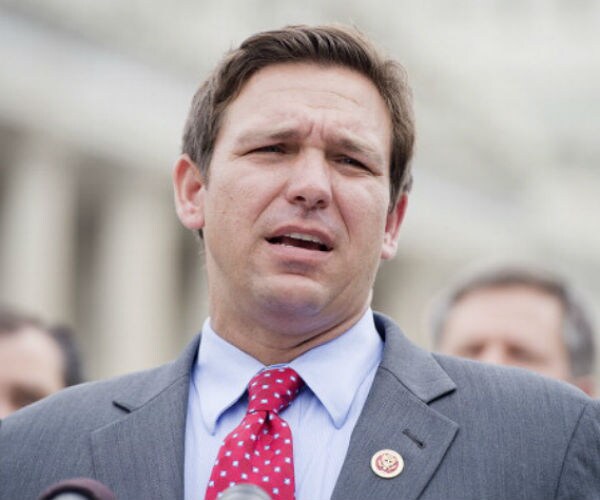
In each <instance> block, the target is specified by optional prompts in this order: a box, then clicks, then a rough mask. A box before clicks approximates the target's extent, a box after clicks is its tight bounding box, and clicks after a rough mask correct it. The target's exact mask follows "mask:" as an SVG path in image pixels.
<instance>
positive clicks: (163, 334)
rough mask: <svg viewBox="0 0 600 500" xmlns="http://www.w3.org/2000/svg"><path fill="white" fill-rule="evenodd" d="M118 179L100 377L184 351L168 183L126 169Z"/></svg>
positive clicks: (104, 250)
mask: <svg viewBox="0 0 600 500" xmlns="http://www.w3.org/2000/svg"><path fill="white" fill-rule="evenodd" d="M116 175H118V176H119V178H118V179H117V181H116V183H115V186H116V187H115V189H114V190H113V191H112V192H110V193H107V195H106V198H105V202H104V204H103V207H102V214H101V223H100V230H99V231H100V232H99V235H98V238H97V241H98V245H97V248H96V252H97V263H96V265H95V273H94V275H95V278H94V288H95V292H94V296H95V300H94V302H95V304H94V315H95V321H94V327H93V330H94V332H95V339H94V344H95V346H96V349H95V351H96V354H95V359H93V360H92V366H91V371H92V372H93V375H94V377H106V376H111V375H116V374H121V373H125V372H131V371H134V370H138V369H142V368H147V367H151V366H155V365H157V364H160V363H162V362H164V361H167V360H169V359H171V358H172V357H173V356H174V355H176V353H177V351H178V350H179V347H180V342H179V335H180V333H179V332H178V331H175V330H176V329H177V328H178V326H177V325H178V324H179V321H178V317H177V315H178V309H179V307H180V304H178V296H179V292H178V290H177V284H178V276H179V270H178V267H177V258H178V254H177V232H176V228H177V219H176V216H175V212H174V208H173V202H172V196H171V193H170V190H169V189H168V188H166V186H168V182H169V181H168V176H166V175H165V177H164V179H163V178H162V177H161V178H160V179H156V178H152V177H151V176H154V177H156V173H155V172H152V171H150V170H149V171H148V172H139V171H138V172H133V171H131V172H127V171H126V170H125V169H123V170H122V171H120V172H117V173H116ZM149 177H150V178H149Z"/></svg>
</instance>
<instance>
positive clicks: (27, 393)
mask: <svg viewBox="0 0 600 500" xmlns="http://www.w3.org/2000/svg"><path fill="white" fill-rule="evenodd" d="M63 366H64V361H63V356H62V353H61V351H60V348H59V347H58V345H57V344H56V342H54V340H52V339H51V338H50V337H49V336H48V335H47V334H46V333H44V332H42V331H40V330H38V329H36V328H33V327H26V328H23V329H21V330H19V331H18V332H15V333H9V334H4V335H0V418H4V417H6V416H7V415H9V414H10V413H13V412H14V411H16V410H18V409H19V408H22V407H23V406H25V405H28V404H30V403H33V402H34V401H37V400H38V399H41V398H43V397H46V396H48V395H50V394H52V393H53V392H56V391H58V390H59V389H62V388H63V387H64V380H63Z"/></svg>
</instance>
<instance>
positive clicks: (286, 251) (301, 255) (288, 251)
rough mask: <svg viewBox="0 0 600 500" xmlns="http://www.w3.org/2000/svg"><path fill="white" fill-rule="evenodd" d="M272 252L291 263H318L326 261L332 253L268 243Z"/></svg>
mask: <svg viewBox="0 0 600 500" xmlns="http://www.w3.org/2000/svg"><path fill="white" fill-rule="evenodd" d="M267 245H269V248H270V251H271V252H273V253H274V254H275V255H276V256H278V257H280V258H282V259H284V260H289V261H295V262H306V263H318V262H323V261H324V260H326V259H327V258H328V257H329V255H330V254H331V251H329V252H322V251H320V250H309V249H307V248H302V247H295V246H291V245H277V244H273V243H268V242H267Z"/></svg>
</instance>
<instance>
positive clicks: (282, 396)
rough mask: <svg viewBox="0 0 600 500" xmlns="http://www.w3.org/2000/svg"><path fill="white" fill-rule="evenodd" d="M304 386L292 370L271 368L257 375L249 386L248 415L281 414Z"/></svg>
mask: <svg viewBox="0 0 600 500" xmlns="http://www.w3.org/2000/svg"><path fill="white" fill-rule="evenodd" d="M303 384H304V381H303V380H302V379H301V378H300V376H299V375H298V374H297V373H296V372H295V371H294V370H293V369H291V368H287V367H286V368H271V369H269V370H263V371H262V372H260V373H258V374H256V375H255V376H254V377H252V380H250V383H249V384H248V399H249V402H248V413H254V412H255V411H271V412H274V413H279V412H280V411H282V410H284V409H285V408H287V407H288V405H289V404H290V403H291V401H292V400H293V399H294V398H295V397H296V395H297V394H298V391H299V390H300V388H301V387H302V385H303Z"/></svg>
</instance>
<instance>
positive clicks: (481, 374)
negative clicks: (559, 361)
mask: <svg viewBox="0 0 600 500" xmlns="http://www.w3.org/2000/svg"><path fill="white" fill-rule="evenodd" d="M433 356H434V358H435V359H436V360H437V362H438V363H439V364H440V366H442V368H443V369H444V370H445V371H446V373H447V374H448V375H449V376H450V377H451V378H452V379H453V380H454V382H455V383H456V386H457V389H456V391H455V394H453V395H452V397H453V398H455V399H457V400H469V401H471V404H473V402H475V401H479V402H481V404H485V405H486V406H488V407H489V406H495V405H497V406H502V407H504V408H507V407H508V408H510V407H513V406H514V407H518V408H519V412H523V411H525V412H526V411H527V409H528V408H532V411H535V412H536V413H539V412H542V413H543V412H548V413H550V414H552V415H562V417H569V418H570V419H577V418H578V417H579V416H580V415H581V413H582V412H583V411H584V409H585V408H586V406H588V405H589V404H590V403H591V402H592V399H591V398H590V397H589V396H587V395H586V394H585V393H584V392H583V391H581V390H580V389H578V388H576V387H575V386H573V385H571V384H568V383H566V382H562V381H559V380H554V379H551V378H548V377H544V376H541V375H539V374H537V373H533V372H531V371H529V370H525V369H521V368H514V367H507V366H496V365H490V364H486V363H481V362H478V361H473V360H468V359H463V358H457V357H454V356H446V355H443V354H437V353H436V354H433ZM533 409H535V410H533Z"/></svg>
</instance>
